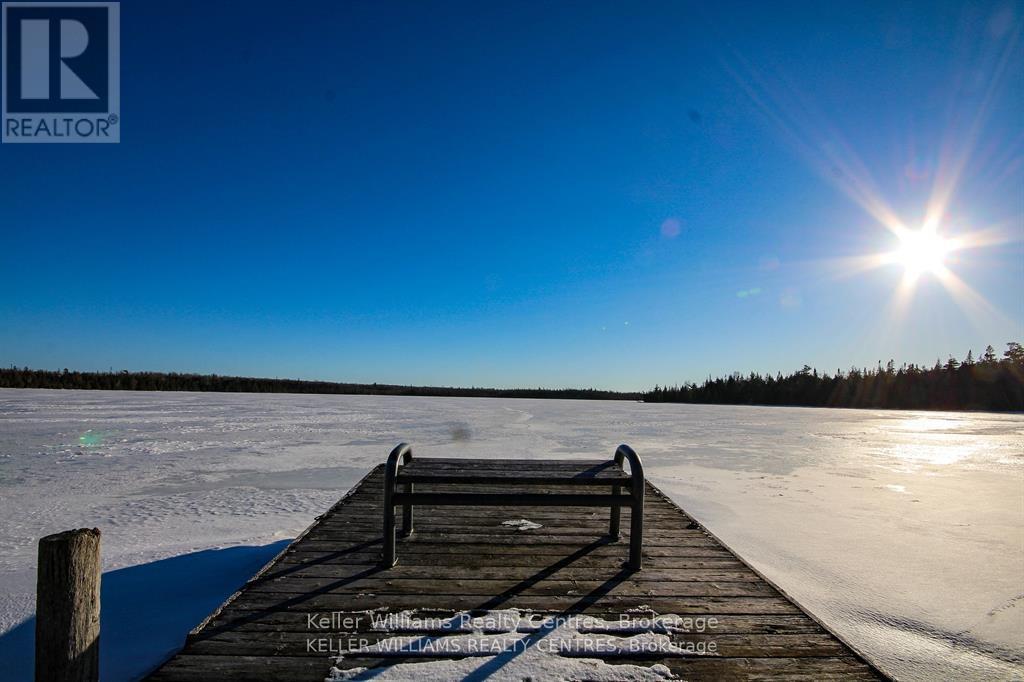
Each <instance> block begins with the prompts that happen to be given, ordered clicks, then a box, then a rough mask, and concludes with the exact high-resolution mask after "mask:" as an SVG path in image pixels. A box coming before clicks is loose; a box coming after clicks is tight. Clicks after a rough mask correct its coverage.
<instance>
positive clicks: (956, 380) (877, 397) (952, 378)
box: [643, 342, 1024, 411]
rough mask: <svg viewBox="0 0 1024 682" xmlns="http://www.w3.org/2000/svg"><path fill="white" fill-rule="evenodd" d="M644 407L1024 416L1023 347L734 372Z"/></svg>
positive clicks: (659, 395)
mask: <svg viewBox="0 0 1024 682" xmlns="http://www.w3.org/2000/svg"><path fill="white" fill-rule="evenodd" d="M643 399H644V400H645V401H647V402H678V403H712V404H728V405H798V406H806V407H859V408H888V409H899V410H994V411H1021V410H1024V348H1022V347H1021V344H1019V343H1016V342H1010V343H1007V344H1006V351H1005V352H1004V353H1003V355H1002V357H1001V358H1000V357H997V356H996V352H995V349H994V348H992V346H988V347H987V348H985V351H984V353H982V355H981V357H979V358H975V357H974V352H973V351H968V352H967V356H966V357H964V359H963V360H962V361H961V360H957V359H956V358H955V357H953V356H950V357H949V359H948V360H946V362H942V361H941V360H936V361H935V365H934V366H933V367H931V368H926V367H922V366H919V365H914V364H904V365H902V366H900V367H896V364H895V362H894V361H893V360H889V362H888V363H886V364H885V366H883V365H882V363H881V362H879V363H878V367H876V368H873V369H868V368H860V369H858V368H851V369H850V370H849V371H847V372H843V371H842V370H837V371H836V373H835V374H819V373H818V370H817V369H814V368H812V367H810V366H808V365H804V366H803V368H802V369H800V370H799V371H797V372H794V373H792V374H788V375H785V376H783V375H782V374H781V373H779V374H776V375H775V376H772V375H770V374H767V375H761V374H757V373H751V374H748V375H742V374H740V373H738V372H737V373H735V374H733V375H731V376H729V377H725V378H721V377H719V378H714V379H712V378H710V377H709V378H708V379H707V380H705V381H704V382H703V383H702V384H695V383H683V384H681V385H675V386H655V387H654V390H652V391H649V392H647V393H646V394H645V395H644V398H643Z"/></svg>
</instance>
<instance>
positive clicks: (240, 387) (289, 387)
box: [0, 367, 642, 400]
mask: <svg viewBox="0 0 1024 682" xmlns="http://www.w3.org/2000/svg"><path fill="white" fill-rule="evenodd" d="M0 388H72V389H92V390H103V391H214V392H221V393H323V394H336V395H404V396H416V395H418V396H453V397H484V398H562V399H586V400H629V399H639V398H640V397H641V395H642V394H641V393H622V392H618V391H602V390H599V389H595V388H554V389H552V388H477V387H471V388H456V387H451V386H401V385H397V384H376V383H375V384H355V383H345V382H334V381H304V380H301V379H276V378H275V379H271V378H266V377H232V376H220V375H217V374H180V373H177V372H129V371H127V370H122V371H119V372H114V371H110V372H75V371H71V370H68V369H64V370H56V371H54V370H45V369H29V368H28V367H10V368H8V369H0Z"/></svg>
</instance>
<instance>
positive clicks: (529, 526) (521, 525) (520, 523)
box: [501, 519, 544, 530]
mask: <svg viewBox="0 0 1024 682" xmlns="http://www.w3.org/2000/svg"><path fill="white" fill-rule="evenodd" d="M501 525H503V526H508V527H510V528H515V529H516V530H537V529H538V528H543V527H544V524H541V523H534V522H533V521H530V520H529V519H509V520H508V521H502V522H501Z"/></svg>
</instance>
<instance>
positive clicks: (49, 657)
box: [36, 528, 100, 682]
mask: <svg viewBox="0 0 1024 682" xmlns="http://www.w3.org/2000/svg"><path fill="white" fill-rule="evenodd" d="M99 671H100V531H99V529H97V528H79V529H78V530H69V531H65V532H63V533H57V534H56V535H47V536H46V537H45V538H43V539H41V540H40V541H39V569H38V573H37V579H36V682H55V681H56V680H60V681H61V682H97V680H99V677H100V672H99Z"/></svg>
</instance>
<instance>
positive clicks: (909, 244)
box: [893, 228, 955, 277]
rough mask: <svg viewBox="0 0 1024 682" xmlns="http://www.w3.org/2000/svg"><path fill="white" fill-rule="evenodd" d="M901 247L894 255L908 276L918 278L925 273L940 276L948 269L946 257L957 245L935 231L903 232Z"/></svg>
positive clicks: (900, 235)
mask: <svg viewBox="0 0 1024 682" xmlns="http://www.w3.org/2000/svg"><path fill="white" fill-rule="evenodd" d="M899 240H900V246H899V249H898V250H897V251H896V252H895V253H894V254H893V255H894V260H895V261H896V262H897V263H900V264H901V265H903V268H904V270H905V272H906V274H907V275H909V276H911V277H918V276H920V275H922V274H924V273H931V274H939V273H941V272H942V271H943V270H944V269H945V267H946V256H947V255H949V253H950V252H951V251H953V250H954V248H955V244H954V243H953V242H952V241H951V240H949V239H946V238H945V237H943V236H942V235H940V234H939V233H938V232H936V231H934V230H928V229H924V228H922V229H920V230H903V231H902V232H900V234H899Z"/></svg>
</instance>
